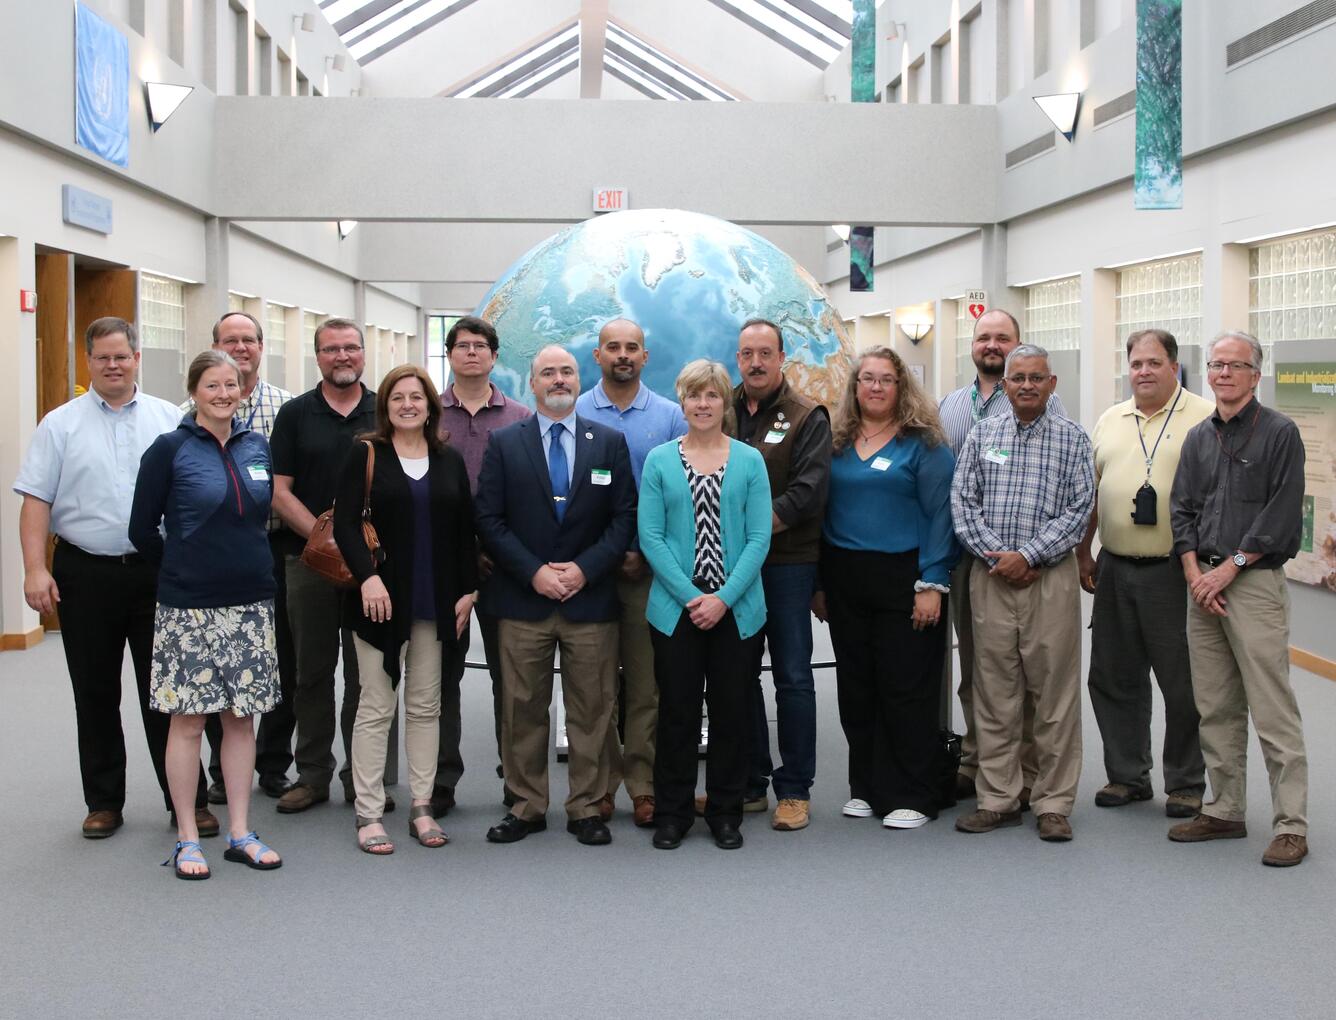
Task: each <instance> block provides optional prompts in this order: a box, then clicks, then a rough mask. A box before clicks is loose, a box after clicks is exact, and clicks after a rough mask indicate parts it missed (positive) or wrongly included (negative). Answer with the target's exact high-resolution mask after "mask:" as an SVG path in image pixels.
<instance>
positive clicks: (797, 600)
mask: <svg viewBox="0 0 1336 1020" xmlns="http://www.w3.org/2000/svg"><path fill="white" fill-rule="evenodd" d="M816 571H817V565H816V564H815V563H775V564H770V565H768V566H765V567H762V568H761V585H762V587H763V588H764V590H765V608H766V624H765V629H764V630H762V632H761V633H762V635H763V636H764V639H765V642H764V643H765V644H766V645H768V646H769V648H770V669H771V675H772V676H773V677H774V681H775V704H776V707H777V710H778V715H777V725H778V728H779V758H780V766H779V768H777V769H776V768H775V767H774V763H773V761H771V758H770V727H769V726H768V725H767V724H766V718H765V698H764V696H763V694H762V692H761V649H762V644H761V642H757V644H756V658H755V667H754V671H753V675H754V676H755V677H756V679H755V680H754V681H753V692H752V702H753V704H752V718H753V722H752V748H751V766H750V769H749V772H750V774H749V775H748V777H747V796H748V798H753V797H759V796H762V795H764V793H765V789H766V782H767V780H769V781H771V782H773V783H774V787H775V796H776V797H777V798H779V799H780V800H783V799H786V798H796V799H798V800H808V799H810V797H811V790H812V779H813V778H814V777H815V775H816V687H815V683H814V681H813V678H812V616H811V612H812V609H811V605H812V593H813V592H814V591H815V590H816ZM772 772H773V776H772Z"/></svg>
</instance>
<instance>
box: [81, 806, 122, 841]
mask: <svg viewBox="0 0 1336 1020" xmlns="http://www.w3.org/2000/svg"><path fill="white" fill-rule="evenodd" d="M124 824H125V819H124V818H123V817H121V813H120V812H119V811H90V812H88V816H87V817H86V818H85V819H84V820H83V835H84V839H106V838H107V837H108V836H110V835H111V834H112V833H113V832H115V831H116V830H117V829H119V828H120V827H121V826H122V825H124Z"/></svg>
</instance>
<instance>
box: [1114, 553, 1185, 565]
mask: <svg viewBox="0 0 1336 1020" xmlns="http://www.w3.org/2000/svg"><path fill="white" fill-rule="evenodd" d="M1106 551H1107V550H1106ZM1109 555H1110V556H1112V557H1113V558H1114V559H1118V560H1125V561H1127V562H1128V563H1133V564H1135V565H1136V566H1138V567H1148V566H1151V565H1152V564H1155V563H1168V562H1169V561H1170V560H1172V559H1173V558H1174V557H1173V554H1172V553H1170V554H1169V555H1167V556H1123V555H1121V554H1120V553H1115V552H1111V553H1109Z"/></svg>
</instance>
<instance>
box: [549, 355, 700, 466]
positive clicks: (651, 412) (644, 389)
mask: <svg viewBox="0 0 1336 1020" xmlns="http://www.w3.org/2000/svg"><path fill="white" fill-rule="evenodd" d="M575 410H576V412H577V413H579V414H581V415H583V416H584V417H586V418H588V419H590V420H591V421H596V422H598V423H599V424H600V425H607V426H608V427H609V428H614V429H616V430H617V431H618V432H620V433H621V434H622V435H623V436H625V437H626V446H627V449H628V450H630V452H631V473H632V474H633V475H635V479H636V489H637V490H639V489H640V472H641V471H642V470H643V468H644V466H645V458H646V457H647V456H649V451H650V450H652V449H654V447H656V446H659V445H661V444H663V443H667V442H671V441H672V440H674V439H676V438H677V437H678V436H684V435H686V432H687V419H686V416H685V415H684V414H683V413H682V408H681V407H680V406H678V404H677V403H676V402H675V401H672V400H669V399H668V398H666V397H661V396H659V395H658V394H657V393H655V392H654V391H653V390H651V389H650V388H649V387H648V386H646V385H645V384H644V383H641V384H640V389H639V391H638V392H637V393H636V398H635V400H633V401H631V403H630V404H629V405H627V408H626V410H624V411H623V410H622V409H621V408H619V407H618V406H617V405H616V404H614V403H613V402H612V401H611V400H610V399H608V394H607V392H606V391H605V390H604V389H603V381H602V380H601V379H600V380H599V381H598V383H597V384H596V385H595V386H594V388H593V389H592V390H585V392H583V393H581V394H580V396H579V399H577V400H576V402H575Z"/></svg>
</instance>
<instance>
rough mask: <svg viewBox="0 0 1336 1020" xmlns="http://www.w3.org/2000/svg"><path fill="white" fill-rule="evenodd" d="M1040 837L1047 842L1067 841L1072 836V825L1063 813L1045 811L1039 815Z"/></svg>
mask: <svg viewBox="0 0 1336 1020" xmlns="http://www.w3.org/2000/svg"><path fill="white" fill-rule="evenodd" d="M1039 838H1040V839H1042V840H1043V841H1044V842H1045V843H1066V842H1069V841H1070V840H1071V838H1072V826H1071V823H1070V822H1068V821H1067V819H1065V818H1063V817H1062V815H1060V814H1057V813H1056V812H1053V811H1045V812H1044V813H1043V814H1042V815H1040V816H1039Z"/></svg>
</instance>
